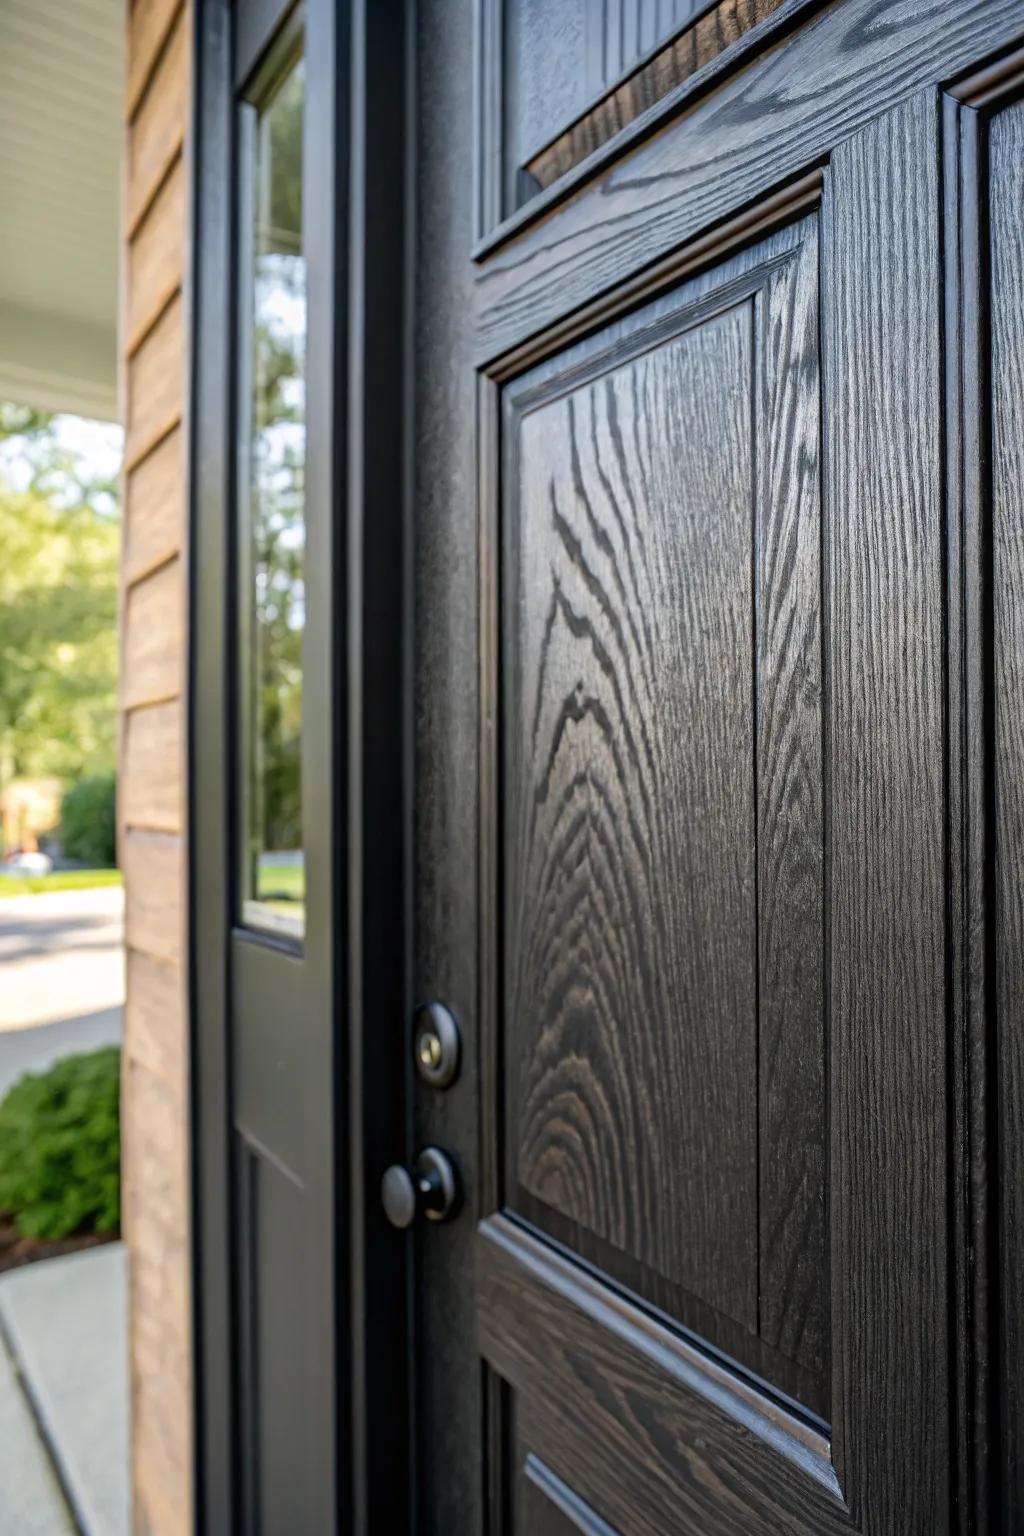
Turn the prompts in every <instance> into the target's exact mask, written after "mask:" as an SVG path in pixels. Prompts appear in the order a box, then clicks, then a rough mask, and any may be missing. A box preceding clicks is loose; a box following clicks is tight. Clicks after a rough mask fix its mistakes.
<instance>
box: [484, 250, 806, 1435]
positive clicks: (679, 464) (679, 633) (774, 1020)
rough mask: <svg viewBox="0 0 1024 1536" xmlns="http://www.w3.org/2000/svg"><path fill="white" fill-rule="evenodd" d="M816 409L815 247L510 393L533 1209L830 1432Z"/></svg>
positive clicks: (520, 1072) (512, 1117)
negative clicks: (825, 1418)
mask: <svg viewBox="0 0 1024 1536" xmlns="http://www.w3.org/2000/svg"><path fill="white" fill-rule="evenodd" d="M817 391H818V365H817V243H816V239H815V236H814V225H813V222H812V223H809V224H808V223H805V224H804V225H803V226H800V227H799V228H798V229H797V230H796V231H788V232H786V233H785V234H783V235H781V236H776V237H774V238H773V240H772V241H770V242H768V243H767V244H766V245H763V246H761V247H758V248H756V249H755V250H754V251H753V252H751V253H748V254H746V255H744V256H742V257H739V258H734V259H733V261H732V262H730V263H727V264H726V265H725V266H724V267H723V268H720V269H719V270H718V271H717V272H714V273H712V274H708V275H706V276H705V277H704V278H702V279H700V280H698V281H697V282H695V283H692V284H691V285H689V286H688V287H687V288H686V289H684V290H682V291H681V292H680V293H678V294H676V295H675V296H672V297H670V298H668V299H666V300H662V301H659V302H658V303H657V304H655V305H653V306H650V307H649V308H648V309H647V310H644V311H641V312H640V313H639V315H638V316H636V317H635V318H634V319H632V320H629V321H625V322H622V323H620V324H619V325H618V326H617V327H613V328H612V329H610V330H609V331H608V332H606V333H605V334H604V335H602V336H599V337H597V338H595V339H594V340H593V341H592V342H587V343H584V344H582V345H580V346H578V347H576V348H574V349H572V350H571V351H570V352H568V353H567V354H565V355H564V356H563V357H561V358H559V359H556V360H553V361H552V362H551V363H550V364H548V365H546V366H544V367H542V368H541V369H539V370H536V371H535V372H534V373H532V374H530V375H528V376H526V377H525V378H524V379H522V380H520V381H518V382H517V384H516V385H515V386H513V387H511V388H510V389H509V390H508V391H507V399H506V420H507V433H506V439H507V441H506V452H507V464H506V489H507V501H506V504H507V508H508V511H507V533H508V545H507V566H506V572H507V574H506V594H505V619H504V623H505V631H506V669H507V680H506V695H505V722H506V723H505V743H506V747H505V795H506V817H505V858H506V866H507V887H506V901H507V942H506V960H507V967H508V969H507V996H506V1021H505V1030H506V1055H505V1060H506V1072H507V1087H508V1105H509V1107H508V1123H509V1128H510V1130H509V1166H508V1179H509V1184H510V1191H514V1190H518V1193H517V1194H516V1196H515V1198H516V1200H517V1203H518V1206H519V1208H520V1209H522V1210H523V1211H524V1213H525V1214H528V1215H530V1217H531V1218H532V1219H535V1220H538V1221H540V1223H541V1224H542V1225H544V1226H545V1227H547V1228H548V1229H549V1230H551V1231H552V1232H553V1234H554V1235H556V1236H558V1237H559V1238H560V1239H561V1240H563V1241H568V1242H571V1243H572V1244H573V1245H574V1246H578V1247H580V1248H581V1251H582V1252H584V1253H585V1254H586V1256H587V1257H589V1258H590V1259H591V1260H592V1261H593V1262H596V1263H601V1264H604V1265H606V1266H608V1267H609V1268H610V1270H611V1272H613V1273H615V1274H617V1275H618V1276H619V1278H620V1279H622V1280H623V1281H625V1283H627V1284H631V1285H632V1286H634V1287H635V1288H638V1289H640V1290H641V1291H643V1292H644V1293H645V1294H647V1295H649V1296H650V1297H651V1299H652V1300H654V1301H655V1302H656V1303H657V1304H659V1305H661V1306H663V1307H665V1308H667V1309H668V1310H670V1311H673V1312H674V1313H675V1314H676V1315H680V1314H681V1315H682V1317H683V1319H684V1320H685V1321H687V1322H688V1323H689V1324H690V1325H691V1326H694V1327H697V1328H698V1329H699V1330H700V1331H702V1332H704V1333H706V1334H707V1333H710V1335H711V1336H712V1337H715V1338H716V1339H717V1342H719V1343H720V1344H721V1345H722V1347H725V1348H727V1349H729V1350H730V1351H731V1352H733V1353H739V1354H740V1356H741V1357H743V1358H746V1359H748V1361H749V1363H750V1364H751V1365H752V1366H753V1367H754V1368H755V1369H757V1370H758V1371H759V1372H760V1373H761V1374H762V1375H768V1376H769V1377H770V1378H771V1379H773V1380H775V1381H776V1382H777V1383H778V1384H779V1385H780V1386H783V1387H784V1388H785V1390H787V1391H789V1392H793V1393H795V1394H796V1395H801V1396H803V1397H804V1400H805V1401H809V1402H811V1403H812V1404H813V1405H814V1406H815V1407H816V1408H818V1409H819V1411H821V1412H822V1413H825V1412H826V1411H827V1409H826V1407H825V1399H826V1395H825V1392H824V1387H823V1382H824V1373H825V1368H826V1363H827V1351H826V1349H825V1345H824V1316H825V1259H824V1247H825V1232H824V1114H825V1104H824V1081H823V1056H824V1047H823V1036H822V965H823V954H822V906H823V890H822V816H821V773H822V761H821V730H822V720H821V689H820V681H821V659H820V652H821V634H820V630H821V615H820V602H819V593H820V558H819V549H820V509H819V493H818V447H817V444H818V398H817ZM558 1218H561V1219H558ZM593 1239H598V1240H600V1241H599V1242H594V1241H593ZM623 1258H625V1259H627V1260H629V1261H633V1262H629V1263H623V1262H622V1260H623ZM662 1279H667V1280H668V1281H669V1282H670V1285H669V1286H668V1287H666V1286H664V1285H661V1284H660V1283H659V1281H660V1280H662ZM681 1291H684V1292H687V1293H689V1295H690V1296H691V1297H697V1298H701V1299H702V1300H703V1301H704V1302H705V1303H707V1305H708V1306H709V1307H710V1308H711V1309H712V1311H713V1313H716V1314H721V1315H722V1316H723V1317H725V1318H728V1319H732V1320H733V1321H734V1322H736V1323H739V1324H741V1325H742V1327H741V1329H740V1330H739V1332H737V1331H736V1330H732V1331H730V1330H729V1329H727V1328H723V1327H722V1324H721V1321H719V1322H718V1323H716V1321H715V1319H714V1317H711V1316H708V1315H707V1314H706V1312H703V1311H699V1310H698V1311H695V1310H694V1309H693V1308H692V1306H691V1305H689V1304H688V1303H687V1302H686V1301H685V1300H684V1299H683V1298H682V1297H681V1295H680V1292H681ZM759 1332H760V1334H761V1336H762V1337H763V1338H764V1340H765V1341H766V1343H767V1344H769V1345H770V1346H771V1347H772V1349H774V1350H777V1351H778V1352H779V1353H780V1354H781V1355H784V1356H786V1357H787V1358H788V1359H790V1360H792V1361H797V1362H799V1363H800V1364H801V1365H802V1366H805V1367H807V1374H806V1375H805V1376H804V1377H803V1378H800V1377H796V1376H792V1375H788V1374H786V1373H785V1372H784V1371H781V1372H780V1365H781V1362H780V1361H778V1360H772V1359H771V1357H766V1356H764V1355H763V1354H759V1353H758V1352H757V1351H756V1350H754V1351H753V1352H752V1350H751V1339H752V1337H754V1336H756V1335H757V1334H758V1333H759Z"/></svg>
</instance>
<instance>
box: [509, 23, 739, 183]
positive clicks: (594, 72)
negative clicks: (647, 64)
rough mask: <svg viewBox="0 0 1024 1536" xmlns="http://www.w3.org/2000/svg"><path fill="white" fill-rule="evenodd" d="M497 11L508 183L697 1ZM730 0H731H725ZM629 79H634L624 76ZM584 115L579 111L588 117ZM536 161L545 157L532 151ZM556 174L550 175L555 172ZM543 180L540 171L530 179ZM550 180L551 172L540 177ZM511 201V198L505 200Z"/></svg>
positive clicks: (675, 24) (560, 140) (659, 39)
mask: <svg viewBox="0 0 1024 1536" xmlns="http://www.w3.org/2000/svg"><path fill="white" fill-rule="evenodd" d="M494 3H495V8H496V10H497V11H499V12H500V13H501V17H500V20H501V21H502V22H503V23H504V25H503V27H502V26H500V25H495V28H494V35H495V37H497V36H498V35H501V36H502V38H503V43H502V54H503V58H502V63H503V66H504V69H503V76H504V85H503V91H504V102H503V108H504V119H505V124H506V128H505V134H506V138H507V141H508V142H507V146H506V153H507V155H508V157H509V163H508V165H507V166H506V174H507V175H510V189H514V187H515V172H516V170H517V168H518V167H519V166H521V165H524V164H525V165H526V166H527V168H528V169H529V170H530V171H531V173H533V174H534V175H536V172H535V171H534V165H535V163H536V162H537V159H538V156H537V152H538V151H539V150H541V149H542V147H543V146H544V145H545V144H547V143H548V142H549V141H551V140H552V139H554V138H555V136H556V135H558V138H557V140H556V142H557V143H559V144H560V143H561V142H562V130H563V129H565V128H567V127H568V125H569V123H570V122H571V120H572V118H573V117H575V116H577V114H580V113H582V112H583V111H584V109H585V108H586V107H588V106H589V105H590V103H592V102H593V100H594V97H595V96H596V95H598V93H599V92H600V91H601V90H602V89H604V88H605V87H606V86H610V85H613V84H615V83H616V82H617V81H618V80H620V78H621V77H622V75H623V73H625V72H626V71H628V70H629V69H630V68H631V67H632V66H633V65H634V64H635V63H636V62H637V60H638V59H640V58H641V57H642V56H643V55H644V54H645V53H647V52H649V50H650V49H652V48H653V47H654V46H655V44H657V43H658V42H660V41H661V39H662V38H664V37H666V36H668V34H669V33H670V32H671V31H672V30H673V28H676V27H679V26H681V25H682V24H683V23H684V22H686V21H687V20H689V18H690V17H691V16H692V15H693V13H694V11H695V10H698V9H702V8H703V6H702V0H494ZM729 3H730V4H732V3H734V0H729ZM632 78H635V77H632ZM589 116H590V114H589V113H588V114H587V119H589ZM540 159H541V161H542V162H543V161H544V159H545V157H544V156H541V157H540ZM556 174H557V173H556ZM537 179H538V180H539V181H540V182H541V184H542V185H545V186H546V185H547V181H545V180H544V179H543V177H538V178H537ZM548 179H549V180H550V179H553V177H549V178H548ZM516 200H517V199H515V198H514V196H513V198H512V201H513V204H514V202H515V201H516Z"/></svg>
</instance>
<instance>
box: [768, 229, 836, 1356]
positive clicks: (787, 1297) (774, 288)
mask: <svg viewBox="0 0 1024 1536" xmlns="http://www.w3.org/2000/svg"><path fill="white" fill-rule="evenodd" d="M806 229H807V233H806V235H805V239H804V242H803V244H802V245H801V247H800V249H799V251H798V252H797V255H796V256H795V258H794V260H793V261H792V262H791V263H790V264H789V265H788V266H787V267H785V268H783V269H782V270H781V271H780V272H778V273H776V274H774V275H773V277H772V279H771V280H770V281H769V282H768V284H767V285H766V287H765V289H764V290H763V292H762V294H761V295H760V310H761V315H762V325H763V330H764V337H763V342H762V346H761V358H760V366H759V369H758V377H757V389H758V425H757V446H758V457H757V470H756V475H757V482H756V493H757V507H758V523H759V536H758V539H757V547H756V551H755V559H756V561H757V568H756V580H757V582H758V586H759V594H758V605H757V675H756V688H757V700H756V704H757V733H758V740H757V786H758V835H757V851H758V967H759V987H758V1062H759V1065H758V1081H759V1104H760V1109H759V1126H758V1147H759V1188H760V1198H759V1226H760V1233H759V1247H760V1308H761V1311H760V1327H761V1334H762V1337H764V1338H765V1339H766V1340H767V1341H768V1342H770V1343H772V1344H773V1345H775V1346H776V1347H777V1348H778V1349H780V1350H781V1351H782V1352H783V1353H784V1354H786V1355H790V1356H792V1357H793V1358H795V1359H799V1360H802V1361H803V1362H804V1363H805V1364H807V1365H808V1366H809V1367H810V1368H811V1369H812V1370H813V1371H814V1372H815V1373H816V1374H817V1375H819V1376H821V1375H823V1374H824V1371H825V1368H826V1364H827V1354H828V1351H827V1343H826V1322H827V1312H826V1304H825V1269H826V1265H825V1168H824V1119H825V1082H824V993H823V978H822V967H823V959H824V955H823V950H824V934H823V922H824V905H823V904H824V890H823V879H824V876H823V864H824V847H823V836H824V828H823V821H822V767H823V765H822V697H821V646H822V633H821V601H820V592H821V494H820V475H821V466H820V453H819V443H818V438H819V391H820V377H819V361H818V323H819V313H818V241H817V229H816V224H814V225H810V226H807V227H806Z"/></svg>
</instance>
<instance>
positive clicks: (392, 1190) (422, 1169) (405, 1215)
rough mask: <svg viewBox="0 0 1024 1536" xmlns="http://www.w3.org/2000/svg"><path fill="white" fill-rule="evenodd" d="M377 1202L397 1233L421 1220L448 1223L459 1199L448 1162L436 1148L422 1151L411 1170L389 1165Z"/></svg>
mask: <svg viewBox="0 0 1024 1536" xmlns="http://www.w3.org/2000/svg"><path fill="white" fill-rule="evenodd" d="M380 1198H381V1203H382V1204H383V1206H384V1214H385V1216H386V1217H387V1218H388V1221H390V1223H391V1225H392V1226H393V1227H398V1228H399V1229H401V1230H404V1229H405V1228H407V1227H411V1226H412V1225H413V1223H414V1222H415V1221H416V1220H417V1218H419V1217H421V1216H425V1217H426V1219H427V1220H428V1221H448V1220H449V1218H450V1217H452V1216H453V1215H454V1214H455V1208H456V1206H457V1204H458V1198H459V1186H458V1181H457V1179H456V1177H455V1169H454V1167H453V1165H452V1160H451V1158H450V1157H449V1156H448V1154H447V1152H442V1151H441V1148H440V1147H424V1148H423V1151H422V1152H421V1153H420V1155H419V1157H418V1158H417V1159H416V1161H415V1163H414V1164H413V1166H412V1168H406V1167H405V1166H404V1165H403V1164H402V1163H392V1165H391V1167H390V1168H387V1169H385V1171H384V1177H383V1178H382V1179H381V1181H380Z"/></svg>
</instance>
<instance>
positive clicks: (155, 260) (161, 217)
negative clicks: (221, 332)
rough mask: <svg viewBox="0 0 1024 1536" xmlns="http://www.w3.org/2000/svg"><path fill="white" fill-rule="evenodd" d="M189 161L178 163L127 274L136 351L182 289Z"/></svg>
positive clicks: (130, 335)
mask: <svg viewBox="0 0 1024 1536" xmlns="http://www.w3.org/2000/svg"><path fill="white" fill-rule="evenodd" d="M185 181H186V177H185V162H184V159H183V158H182V157H181V156H179V158H178V159H177V160H176V161H175V162H174V165H173V166H172V167H171V170H170V172H169V173H168V176H167V179H166V181H165V182H164V183H163V185H162V186H161V188H160V190H159V192H158V193H157V194H156V197H155V198H154V199H153V206H152V208H151V209H150V210H149V217H148V218H146V219H145V220H144V221H143V223H142V224H141V225H140V227H139V230H138V232H137V234H136V237H135V240H134V241H133V243H132V259H131V262H130V263H129V265H128V267H127V270H126V272H125V290H126V292H125V303H126V314H125V330H126V333H127V336H126V345H127V350H128V351H129V352H133V351H134V350H135V348H136V347H137V346H138V344H139V342H140V341H141V340H142V338H143V336H144V335H145V333H146V331H147V330H148V329H149V327H150V326H151V325H152V324H153V322H154V321H155V320H156V319H157V317H158V315H159V314H160V312H161V310H162V309H164V307H165V306H166V305H167V304H168V303H169V302H170V300H171V299H172V298H173V297H174V295H175V293H176V292H177V291H178V289H179V288H180V287H181V280H182V270H183V266H184V261H185V228H186V222H185Z"/></svg>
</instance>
